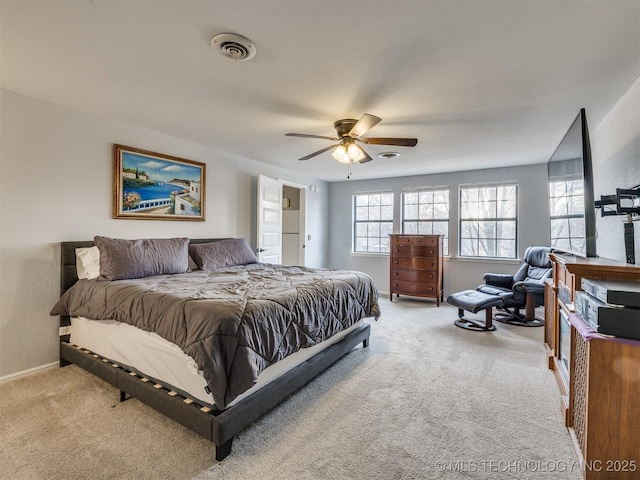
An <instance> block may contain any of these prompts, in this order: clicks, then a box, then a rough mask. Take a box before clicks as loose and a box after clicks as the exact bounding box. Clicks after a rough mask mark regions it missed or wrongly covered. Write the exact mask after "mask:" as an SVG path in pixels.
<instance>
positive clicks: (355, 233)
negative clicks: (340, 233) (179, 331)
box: [351, 189, 396, 255]
mask: <svg viewBox="0 0 640 480" xmlns="http://www.w3.org/2000/svg"><path fill="white" fill-rule="evenodd" d="M373 195H390V196H391V204H390V205H389V204H382V203H381V204H380V205H379V207H380V209H381V213H382V207H390V210H391V216H390V218H389V219H386V218H385V219H382V218H380V219H378V220H371V219H369V218H367V220H358V208H359V206H358V203H357V197H360V196H367V197H371V196H373ZM367 203H369V201H368V202H367ZM395 203H396V199H395V192H394V191H393V190H390V189H385V190H372V191H361V192H353V193H352V195H351V206H352V210H351V212H352V222H351V225H352V234H351V253H354V254H359V255H389V254H390V253H391V237H389V234H391V233H393V225H394V221H395V212H394V210H395ZM370 206H371V205H367V207H370ZM361 207H362V206H361ZM367 216H369V215H367ZM372 223H378V224H379V225H382V224H388V228H387V230H388V234H384V235H386V240H387V242H386V243H387V249H386V250H378V251H374V250H368V249H367V250H358V238H366V239H367V244H368V245H369V242H370V241H371V239H374V241H375V240H376V239H377V240H378V244H379V245H380V247H383V246H384V242H383V238H384V236H383V234H382V233H380V234H379V235H378V236H369V235H368V234H367V235H366V237H362V236H361V235H358V225H359V224H372ZM380 230H382V229H380Z"/></svg>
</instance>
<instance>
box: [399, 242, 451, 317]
mask: <svg viewBox="0 0 640 480" xmlns="http://www.w3.org/2000/svg"><path fill="white" fill-rule="evenodd" d="M442 239H443V236H442V235H400V234H393V235H391V255H390V261H391V264H390V266H389V272H390V276H391V278H390V282H389V296H390V299H391V300H392V301H393V295H394V294H395V295H396V296H400V294H403V295H411V296H415V297H429V298H435V299H436V304H437V306H440V302H441V301H442V299H443V298H442V297H443V291H442Z"/></svg>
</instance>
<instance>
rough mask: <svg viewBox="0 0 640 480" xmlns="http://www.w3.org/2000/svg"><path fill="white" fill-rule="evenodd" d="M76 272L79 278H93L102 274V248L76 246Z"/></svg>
mask: <svg viewBox="0 0 640 480" xmlns="http://www.w3.org/2000/svg"><path fill="white" fill-rule="evenodd" d="M76 272H77V273H78V278H79V279H82V278H86V279H88V280H93V279H94V278H98V277H99V276H100V250H98V247H96V246H93V247H85V248H76Z"/></svg>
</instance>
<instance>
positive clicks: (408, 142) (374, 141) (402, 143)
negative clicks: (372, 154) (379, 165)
mask: <svg viewBox="0 0 640 480" xmlns="http://www.w3.org/2000/svg"><path fill="white" fill-rule="evenodd" d="M360 141H361V142H362V143H367V144H369V145H395V146H398V147H415V146H416V145H417V144H418V139H417V138H362V139H361V140H360Z"/></svg>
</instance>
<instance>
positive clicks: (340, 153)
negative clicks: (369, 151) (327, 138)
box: [331, 145, 350, 163]
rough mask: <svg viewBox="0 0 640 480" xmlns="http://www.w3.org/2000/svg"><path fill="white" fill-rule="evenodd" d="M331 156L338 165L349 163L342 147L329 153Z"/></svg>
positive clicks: (339, 146)
mask: <svg viewBox="0 0 640 480" xmlns="http://www.w3.org/2000/svg"><path fill="white" fill-rule="evenodd" d="M331 156H332V157H333V158H335V159H336V160H337V161H339V162H340V163H349V162H350V160H349V154H348V153H347V147H345V146H344V145H338V146H337V147H336V149H335V150H334V151H333V153H331Z"/></svg>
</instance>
